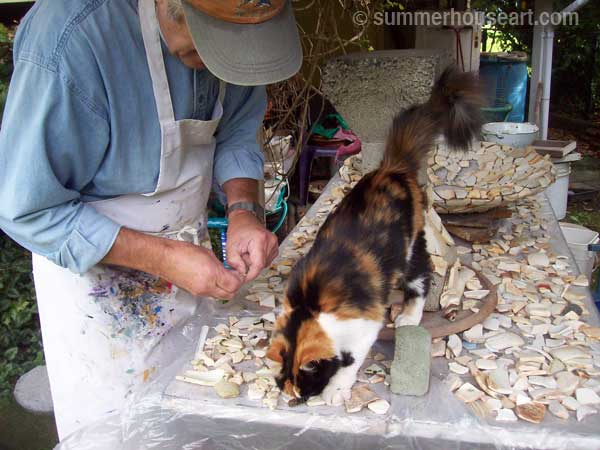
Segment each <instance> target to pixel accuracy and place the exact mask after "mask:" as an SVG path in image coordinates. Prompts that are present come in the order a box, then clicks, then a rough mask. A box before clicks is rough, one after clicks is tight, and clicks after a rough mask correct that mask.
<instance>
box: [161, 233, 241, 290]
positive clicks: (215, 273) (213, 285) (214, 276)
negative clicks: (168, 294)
mask: <svg viewBox="0 0 600 450" xmlns="http://www.w3.org/2000/svg"><path fill="white" fill-rule="evenodd" d="M172 244H173V245H169V247H171V249H170V251H167V252H165V259H164V263H163V264H161V266H162V270H160V272H161V273H159V276H161V277H162V278H164V279H165V280H167V281H170V282H171V283H173V284H174V285H176V286H178V287H180V288H182V289H185V290H186V291H188V292H189V293H190V294H192V295H194V296H196V297H215V298H218V299H227V300H229V299H232V298H233V297H234V296H235V294H236V292H237V291H238V290H239V289H240V287H242V284H243V283H244V278H243V276H242V275H240V274H238V273H237V272H235V271H233V270H227V269H226V268H225V267H224V266H223V263H221V261H219V260H218V259H217V257H216V256H215V255H214V253H213V252H212V251H211V250H207V249H205V248H204V247H198V246H197V245H194V244H190V243H187V242H177V241H173V242H172Z"/></svg>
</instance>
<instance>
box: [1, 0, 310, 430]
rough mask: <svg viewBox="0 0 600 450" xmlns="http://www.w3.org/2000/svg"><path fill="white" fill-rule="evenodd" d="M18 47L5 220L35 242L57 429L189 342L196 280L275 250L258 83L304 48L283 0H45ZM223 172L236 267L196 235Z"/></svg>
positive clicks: (207, 282) (148, 374)
mask: <svg viewBox="0 0 600 450" xmlns="http://www.w3.org/2000/svg"><path fill="white" fill-rule="evenodd" d="M14 55H15V71H14V75H13V79H12V83H11V87H10V91H9V96H8V101H7V106H6V110H5V114H4V119H3V122H2V130H1V131H0V202H1V203H0V227H2V229H3V230H4V231H5V232H6V233H7V234H9V235H10V236H11V237H12V238H14V239H15V240H16V241H17V242H19V243H21V244H22V245H23V246H25V247H27V248H28V249H30V250H31V251H32V252H33V253H34V257H33V264H34V278H35V284H36V293H37V299H38V306H39V311H40V319H41V324H42V337H43V341H44V351H45V355H46V362H47V366H48V373H49V377H50V384H51V390H52V396H53V401H54V407H55V416H56V420H57V426H58V432H59V436H60V438H61V439H62V438H64V437H65V436H66V435H68V434H70V433H71V432H72V431H74V430H76V429H77V428H79V427H81V426H83V425H85V424H88V423H90V422H92V421H94V420H96V419H98V418H99V417H100V416H101V415H102V414H104V413H106V412H109V411H111V410H115V409H117V408H119V407H122V406H123V405H124V404H125V402H126V398H127V397H129V396H131V394H132V393H135V392H136V391H137V390H139V387H140V385H142V384H143V383H145V382H148V381H149V380H151V379H152V378H153V377H155V376H157V374H158V373H160V369H161V367H164V366H165V365H167V364H168V363H169V361H172V360H173V359H174V358H175V357H176V356H177V355H176V354H174V353H175V352H176V350H177V349H174V348H169V345H168V344H165V336H167V337H168V336H169V335H173V334H174V332H175V331H176V330H177V329H178V328H179V327H181V326H182V325H183V324H184V323H185V320H186V319H188V318H189V317H191V316H192V315H194V314H197V313H198V308H203V309H204V310H206V309H207V308H209V306H208V305H207V304H206V303H205V302H198V301H197V300H196V299H194V298H193V297H191V296H189V295H186V293H185V292H184V291H187V292H189V293H191V294H193V296H195V297H205V296H206V297H216V298H224V299H229V298H232V297H233V295H234V294H235V293H236V292H237V291H238V290H239V288H240V287H241V285H242V284H243V283H244V282H248V281H250V280H253V279H254V278H256V277H257V276H258V274H259V273H260V272H261V270H262V269H263V268H264V267H266V266H268V265H269V264H270V262H271V261H272V259H273V258H274V257H275V256H276V253H277V241H276V239H275V237H274V236H273V235H272V234H271V233H269V232H268V231H267V230H266V229H265V227H264V224H263V223H262V220H261V219H263V213H262V210H261V208H260V207H259V206H258V205H257V201H258V197H257V195H258V181H257V180H260V179H261V178H262V173H263V159H262V155H261V151H260V148H259V146H258V143H257V140H256V135H257V129H258V128H259V126H260V124H261V122H262V117H263V114H264V110H265V105H266V94H265V89H264V87H258V86H260V85H265V84H268V83H273V82H277V81H280V80H283V79H286V78H288V77H290V76H291V75H293V74H294V73H296V72H297V71H298V69H299V67H300V64H301V59H302V56H301V48H300V44H299V39H298V34H297V30H296V26H295V21H294V17H293V12H292V10H291V5H290V2H288V1H285V0H270V1H267V0H262V1H257V0H220V1H219V0H184V1H183V3H182V2H181V0H38V1H37V2H36V4H35V6H34V7H33V8H32V9H31V11H30V12H29V14H28V15H27V16H26V17H25V18H24V20H23V22H22V23H21V26H20V27H19V31H18V33H17V36H16V40H15V47H14ZM205 67H206V68H207V69H208V70H205ZM252 86H256V87H252ZM213 181H214V184H215V185H217V187H218V188H219V189H222V191H223V192H224V194H225V195H226V197H227V204H228V218H229V229H228V243H227V253H228V262H229V264H230V265H231V267H232V270H227V269H226V268H225V267H224V266H223V265H222V264H221V263H220V262H219V261H218V260H217V258H215V256H214V255H213V254H212V252H211V251H210V250H207V249H205V248H203V247H201V246H198V245H196V244H197V243H198V240H199V237H200V238H201V237H203V236H204V235H205V230H206V203H207V199H208V195H209V192H210V190H211V185H212V184H213ZM186 241H187V242H186ZM177 287H178V288H180V289H178V288H177ZM174 351H175V352H174Z"/></svg>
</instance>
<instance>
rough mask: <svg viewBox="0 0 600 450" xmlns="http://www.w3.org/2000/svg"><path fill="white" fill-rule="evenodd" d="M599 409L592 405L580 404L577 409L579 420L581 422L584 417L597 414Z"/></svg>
mask: <svg viewBox="0 0 600 450" xmlns="http://www.w3.org/2000/svg"><path fill="white" fill-rule="evenodd" d="M597 413H598V411H597V410H596V409H594V408H592V407H591V406H586V405H583V406H580V407H579V408H578V409H577V421H578V422H581V421H582V420H583V419H585V418H586V417H588V416H591V415H593V414H597Z"/></svg>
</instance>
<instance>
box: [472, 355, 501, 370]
mask: <svg viewBox="0 0 600 450" xmlns="http://www.w3.org/2000/svg"><path fill="white" fill-rule="evenodd" d="M475 365H476V366H477V368H478V369H481V370H494V369H497V368H498V363H496V361H494V360H493V359H483V358H481V359H478V360H477V361H475Z"/></svg>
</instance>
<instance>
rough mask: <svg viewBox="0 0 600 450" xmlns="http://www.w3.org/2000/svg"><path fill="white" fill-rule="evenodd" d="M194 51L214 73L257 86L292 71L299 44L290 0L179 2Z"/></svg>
mask: <svg viewBox="0 0 600 450" xmlns="http://www.w3.org/2000/svg"><path fill="white" fill-rule="evenodd" d="M182 3H183V10H184V15H185V19H186V21H187V24H188V28H189V29H190V33H191V35H192V39H193V41H194V45H195V47H196V50H198V54H199V55H200V57H201V58H202V60H203V61H204V64H205V65H206V67H207V68H208V70H210V71H211V72H212V73H213V74H214V75H215V76H217V77H218V78H220V79H222V80H224V81H226V82H228V83H232V84H238V85H242V86H257V85H264V84H271V83H276V82H279V81H282V80H285V79H287V78H290V77H291V76H293V75H295V74H296V73H297V72H298V71H299V70H300V66H301V65H302V45H301V44H300V37H299V35H298V29H297V26H296V20H295V18H294V12H293V9H292V5H291V0H183V1H182Z"/></svg>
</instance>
